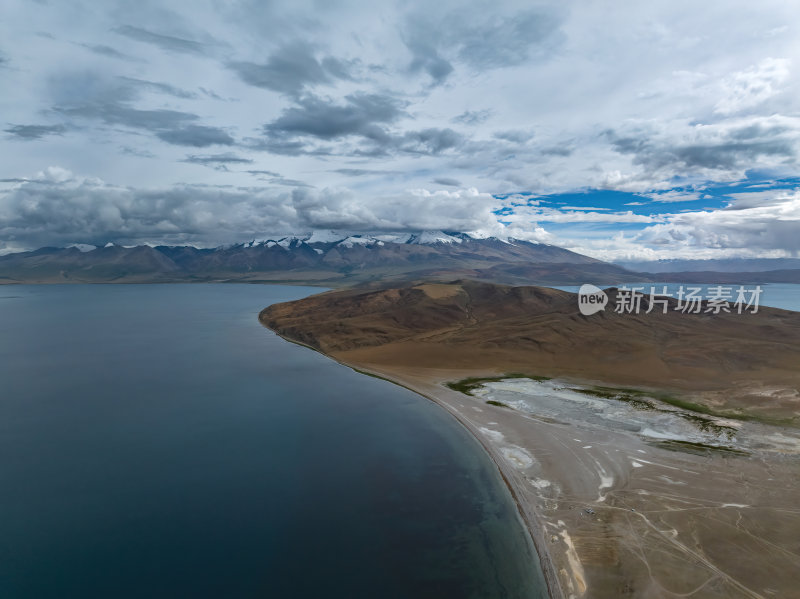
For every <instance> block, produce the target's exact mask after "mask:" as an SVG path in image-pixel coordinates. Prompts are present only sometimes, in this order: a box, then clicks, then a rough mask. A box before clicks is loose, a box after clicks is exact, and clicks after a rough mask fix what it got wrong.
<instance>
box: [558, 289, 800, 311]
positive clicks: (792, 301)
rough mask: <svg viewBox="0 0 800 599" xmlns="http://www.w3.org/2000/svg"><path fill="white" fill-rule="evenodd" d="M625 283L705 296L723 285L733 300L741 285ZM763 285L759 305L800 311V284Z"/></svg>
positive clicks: (748, 294)
mask: <svg viewBox="0 0 800 599" xmlns="http://www.w3.org/2000/svg"><path fill="white" fill-rule="evenodd" d="M624 285H625V286H626V287H628V288H631V289H632V288H634V287H641V288H644V293H645V294H649V293H650V287H655V288H656V294H658V293H660V292H661V290H662V289H663V288H664V287H665V286H666V287H667V293H671V294H673V295H674V294H675V293H677V291H678V289H679V288H680V287H681V285H683V288H684V290H688V289H689V288H690V287H701V288H702V290H703V291H702V292H701V295H702V296H703V297H704V298H705V297H708V295H709V294H708V290H709V288H713V287H723V288H729V289H732V290H733V292H732V297H733V300H734V301H735V300H736V290H737V289H738V288H739V287H740V286H739V285H729V284H721V285H720V284H717V283H714V284H711V285H708V284H705V285H701V284H698V283H683V284H681V283H624ZM615 286H616V287H622V286H623V284H620V285H615ZM742 287H744V288H745V289H746V290H748V293H747V295H746V298H749V297H750V293H749V291H750V290H752V289H754V288H755V287H756V286H755V285H742ZM760 287H761V290H762V291H761V295H760V296H759V305H761V306H770V307H772V308H782V309H784V310H795V311H800V285H797V284H794V283H765V284H762V285H760ZM554 289H561V290H563V291H569V292H570V293H577V292H578V289H580V285H565V286H560V287H554Z"/></svg>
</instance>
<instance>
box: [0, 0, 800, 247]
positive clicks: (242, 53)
mask: <svg viewBox="0 0 800 599" xmlns="http://www.w3.org/2000/svg"><path fill="white" fill-rule="evenodd" d="M798 27H800V4H798V3H795V2H785V1H779V2H773V1H770V0H764V1H761V2H759V3H753V2H752V1H747V2H740V1H737V0H731V1H725V2H702V3H698V2H684V1H681V0H669V1H648V2H638V1H632V0H631V1H613V2H612V1H600V0H585V1H581V2H565V1H563V0H561V1H556V2H531V1H525V2H505V1H498V0H493V1H491V2H482V1H481V2H475V1H464V0H461V1H458V2H451V1H449V0H439V1H437V2H429V1H426V2H415V1H413V0H412V1H403V2H375V1H371V2H361V1H359V2H356V1H335V2H333V1H327V2H323V1H321V0H320V1H316V2H315V1H303V0H293V1H291V2H272V1H253V0H243V1H237V0H229V1H222V0H194V1H192V2H188V1H184V2H177V1H164V0H160V1H158V2H154V1H149V0H140V1H137V2H135V3H134V2H123V1H120V2H114V1H104V2H96V1H93V2H90V1H85V2H80V1H70V0H60V1H58V2H56V1H52V2H48V1H31V0H3V3H2V8H0V89H2V94H0V253H8V252H11V251H20V250H26V249H33V248H37V247H41V246H66V245H70V244H78V243H86V244H94V245H98V244H105V243H106V242H109V241H112V242H115V243H120V244H126V245H135V244H142V243H150V244H159V243H166V244H170V245H177V244H192V245H197V246H205V247H211V246H216V245H220V244H227V243H234V242H239V241H247V240H250V239H264V238H269V237H277V236H280V235H286V234H300V233H307V232H310V231H312V230H317V229H335V230H341V231H347V232H352V233H358V232H364V233H367V232H370V233H375V232H395V231H397V232H402V231H419V230H446V231H464V232H473V231H475V232H480V233H481V234H484V235H487V234H489V235H498V236H505V237H507V236H512V237H516V238H520V239H529V240H535V241H540V242H544V243H551V244H554V245H559V246H562V247H566V248H569V249H572V250H574V251H578V252H581V253H585V254H588V255H591V256H595V257H598V258H601V259H608V260H625V259H627V260H655V259H670V258H698V259H701V258H729V257H796V256H798V255H800V168H799V165H798V150H800V76H798V68H800V64H798V57H800V32H799V31H798Z"/></svg>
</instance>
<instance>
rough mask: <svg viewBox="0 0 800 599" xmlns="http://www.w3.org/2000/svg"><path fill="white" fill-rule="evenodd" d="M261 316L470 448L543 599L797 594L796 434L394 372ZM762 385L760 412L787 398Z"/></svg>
mask: <svg viewBox="0 0 800 599" xmlns="http://www.w3.org/2000/svg"><path fill="white" fill-rule="evenodd" d="M267 310H268V308H265V309H264V310H262V312H261V313H259V322H260V323H261V324H262V326H264V327H265V328H267V329H269V330H270V331H272V332H273V333H275V334H276V335H278V336H279V337H281V338H282V339H283V340H285V341H288V342H290V343H293V344H296V345H301V346H303V347H306V348H308V349H311V350H313V351H315V352H317V353H320V354H322V355H323V356H325V357H326V358H328V359H331V360H333V361H335V362H337V363H339V364H341V365H342V366H345V367H347V368H350V369H352V370H354V371H356V372H357V373H359V374H363V375H366V376H371V377H376V378H380V379H383V380H385V381H387V382H390V383H392V384H395V385H398V386H401V387H403V388H405V389H407V390H409V391H411V392H413V393H416V394H417V395H419V396H421V397H424V398H425V399H427V400H428V401H432V402H434V403H436V404H438V405H439V406H440V407H441V408H442V409H444V410H446V411H447V412H448V413H449V414H450V415H451V416H453V417H454V418H455V420H456V422H458V423H459V424H460V425H461V426H463V427H464V428H465V429H466V430H467V432H468V433H469V434H470V435H471V436H472V437H474V438H475V439H476V440H477V442H478V443H480V445H481V447H482V448H483V449H484V451H485V452H486V454H487V455H488V456H489V458H490V459H491V460H492V461H493V462H494V464H495V467H496V468H497V470H498V472H499V474H500V476H501V478H502V479H503V483H504V484H505V485H506V488H507V489H508V490H509V492H510V493H511V496H512V498H513V499H514V502H515V504H516V506H517V512H518V514H519V518H520V519H521V521H522V525H523V527H524V528H525V529H526V530H527V532H528V538H529V539H530V541H531V543H532V545H533V548H534V550H535V554H536V556H537V559H538V564H537V565H536V566H534V565H533V564H532V567H537V568H539V572H541V573H542V576H543V581H544V586H545V587H546V589H547V593H548V596H549V597H551V598H553V599H588V598H589V597H598V598H600V597H616V596H637V597H638V596H642V597H665V598H667V597H669V598H673V599H677V598H679V597H686V596H689V595H691V596H693V597H697V598H698V599H700V598H701V597H702V598H708V599H731V598H739V597H741V598H742V599H745V598H749V599H767V598H768V597H771V596H776V593H778V594H780V593H781V592H788V590H789V589H795V588H796V580H794V579H793V577H792V575H791V572H795V571H797V569H798V568H800V556H798V555H796V552H795V551H794V550H793V547H795V544H796V532H797V531H798V530H800V511H798V510H797V506H796V502H795V501H793V498H794V499H795V500H796V498H797V497H800V432H798V428H797V427H796V426H794V427H791V426H787V425H786V424H782V423H779V422H777V421H776V422H768V421H767V420H764V419H763V418H749V417H748V418H744V417H742V418H738V419H737V418H736V417H734V416H735V415H734V416H731V417H723V415H722V414H717V413H715V412H714V410H712V409H709V410H706V411H705V412H697V411H693V410H694V409H695V408H696V407H697V406H695V405H694V404H691V403H688V404H687V403H685V402H678V401H672V402H670V401H669V400H668V399H665V398H664V397H661V396H663V393H659V392H658V389H662V387H661V386H659V385H650V386H649V391H648V390H643V391H641V390H636V389H630V388H618V390H619V391H621V392H626V393H627V395H625V397H614V396H610V395H609V392H608V391H609V390H613V388H612V387H597V385H604V384H607V383H604V382H603V381H601V380H599V379H596V378H581V379H580V380H578V379H576V378H575V377H572V376H560V375H559V374H558V373H553V376H554V377H556V378H553V379H549V378H545V377H541V376H533V375H531V376H525V377H522V376H513V372H515V371H514V370H513V368H515V367H516V368H517V369H519V366H518V365H516V364H513V365H509V367H508V368H507V369H505V370H499V369H498V368H499V364H500V363H499V361H498V360H494V361H493V362H492V361H487V363H486V366H484V367H482V366H480V361H477V360H474V359H472V360H469V361H464V362H460V363H459V360H457V359H450V360H442V361H439V360H437V359H436V356H435V355H434V354H431V355H428V354H426V355H427V356H428V357H427V359H420V358H419V356H417V357H416V358H415V359H414V360H411V361H409V360H408V359H407V358H406V359H405V360H399V361H395V360H393V359H392V357H393V355H392V354H391V353H389V354H388V355H386V354H382V353H380V352H372V351H366V350H363V349H358V346H356V347H355V349H350V348H347V349H340V350H338V351H331V352H330V353H326V352H325V351H323V350H321V349H319V348H318V347H316V346H315V345H311V343H315V337H313V336H311V337H309V342H304V341H300V340H298V339H294V338H292V337H291V336H288V335H286V334H284V332H281V331H280V330H278V329H277V327H276V328H272V327H270V326H269V325H268V324H267V322H268V320H267V314H266V312H267ZM270 316H271V317H272V316H273V315H272V314H270ZM300 331H301V332H302V331H303V329H302V328H301V329H300ZM407 355H408V354H407V353H406V354H401V356H400V357H401V358H403V357H404V356H407ZM442 362H443V363H444V364H445V365H444V366H440V365H439V364H442ZM509 368H510V369H511V370H509ZM518 371H519V370H517V372H518ZM509 372H511V373H512V375H511V376H510V378H509V376H504V373H505V375H508V373H509ZM465 379H473V380H474V379H485V380H486V381H488V382H487V383H483V385H482V386H481V387H480V388H478V389H476V390H475V391H474V392H471V393H468V394H467V393H464V392H463V390H462V389H459V388H458V387H457V386H456V387H455V388H454V387H451V386H449V385H448V384H447V383H452V382H456V381H464V380H465ZM538 379H541V380H538ZM764 385H765V383H764V382H763V381H762V383H761V385H760V387H759V389H761V390H762V391H763V394H762V395H761V396H759V397H763V398H764V401H772V402H777V401H789V402H790V401H794V400H793V399H792V398H793V397H795V396H798V397H800V396H799V395H798V393H800V391H798V390H796V389H795V390H794V391H793V393H794V395H792V396H791V397H789V395H786V393H784V392H785V391H786V389H783V387H780V386H777V387H776V386H775V385H768V386H764ZM576 387H577V388H576ZM790 395H791V394H790ZM711 400H712V402H711V403H712V407H713V405H715V404H714V402H713V397H711ZM676 439H677V440H676ZM681 439H683V440H681ZM709 443H710V444H709ZM743 551H744V552H745V553H744V555H747V556H748V559H749V562H748V564H749V566H748V567H747V568H742V566H741V564H742V562H741V559H742V556H743V553H742V552H743ZM677 573H680V576H676V574H677Z"/></svg>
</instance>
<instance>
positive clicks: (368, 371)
mask: <svg viewBox="0 0 800 599" xmlns="http://www.w3.org/2000/svg"><path fill="white" fill-rule="evenodd" d="M262 313H263V310H262V312H261V313H259V316H258V320H259V323H260V324H261V325H262V326H263V327H264V328H265V329H268V330H269V331H271V332H273V333H274V334H276V335H278V337H280V338H281V339H283V340H284V341H288V342H289V343H293V344H295V345H300V346H302V347H305V348H307V349H310V350H312V351H315V352H317V353H318V354H320V355H322V356H325V357H326V358H328V359H330V360H333V361H334V362H336V363H337V364H340V365H342V366H344V367H346V368H350V369H351V370H353V371H355V372H357V373H358V374H362V375H366V376H372V377H375V378H379V379H382V380H384V381H387V382H389V383H392V384H394V385H397V386H399V387H403V388H404V389H407V390H409V391H411V392H412V393H415V394H417V395H419V396H420V397H423V398H425V399H427V400H428V401H431V402H433V403H435V404H436V405H438V406H439V407H441V408H442V409H443V410H445V411H446V412H447V413H448V414H450V415H451V416H452V417H453V418H454V419H455V421H456V422H458V423H459V424H460V425H461V426H462V427H463V428H464V429H465V430H466V431H467V432H469V433H470V435H471V436H472V437H473V438H474V439H475V440H476V441H477V442H478V444H479V445H480V446H481V447H482V448H483V450H484V451H485V452H486V455H487V456H488V457H489V459H490V460H491V461H492V462H493V463H494V465H495V467H496V468H497V471H498V473H499V474H500V477H501V478H502V480H503V482H504V484H505V485H506V488H507V489H508V491H509V493H510V494H511V497H512V499H513V500H514V503H515V505H516V506H517V513H518V514H519V517H520V519H521V521H522V524H523V526H524V528H525V530H526V531H527V533H528V537H529V538H530V540H531V544H532V546H533V548H534V551H535V552H536V556H537V557H538V560H539V568H540V570H541V572H542V576H543V579H544V581H545V585H546V587H547V594H548V597H549V598H550V599H566V598H567V595H566V594H565V593H564V591H563V589H562V587H561V583H560V580H559V578H558V574H557V569H556V565H555V563H554V560H553V556H552V555H551V554H550V552H549V551H548V549H547V543H546V540H545V535H544V525H543V523H542V522H541V517H540V515H539V514H537V513H536V510H535V508H534V506H533V505H530V504H529V502H527V501H525V500H524V491H523V488H522V486H521V482H519V481H516V480H514V472H513V471H512V470H511V466H510V465H509V464H508V463H507V461H506V460H505V458H504V457H503V456H502V455H501V454H499V452H497V451H496V450H495V448H493V447H492V446H491V445H490V444H489V443H487V442H486V440H485V439H484V438H483V437H482V435H481V434H480V432H479V431H478V430H476V428H475V426H474V425H473V424H472V423H471V422H469V421H468V420H467V419H466V418H464V417H463V416H462V415H461V414H459V412H457V411H455V410H454V409H452V407H451V406H450V405H449V404H448V403H447V402H445V401H443V400H442V399H441V398H439V397H436V395H434V394H432V393H431V392H430V390H428V391H425V390H423V389H420V388H419V387H418V386H417V385H416V384H415V383H414V382H413V381H410V380H403V379H402V378H400V377H397V375H394V376H393V375H392V374H390V373H387V372H383V371H377V370H374V369H373V368H371V367H369V366H367V365H361V364H350V363H348V362H344V361H342V360H340V359H338V358H336V357H334V356H332V355H330V354H326V353H325V352H323V351H321V350H319V349H317V348H315V347H312V346H311V345H308V344H307V343H303V342H302V341H298V340H296V339H292V338H291V337H288V336H286V335H284V334H282V333H280V332H279V331H276V330H275V329H272V328H270V327H269V326H267V325H266V324H265V323H264V321H263V320H262V318H261V315H262ZM442 390H445V389H444V388H443V387H442Z"/></svg>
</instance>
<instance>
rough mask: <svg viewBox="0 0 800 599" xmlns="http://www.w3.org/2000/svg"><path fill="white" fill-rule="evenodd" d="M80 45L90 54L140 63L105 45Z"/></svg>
mask: <svg viewBox="0 0 800 599" xmlns="http://www.w3.org/2000/svg"><path fill="white" fill-rule="evenodd" d="M80 45H81V46H82V47H84V48H86V49H87V50H89V51H90V52H94V53H95V54H99V55H100V56H107V57H109V58H116V59H119V60H126V61H129V62H138V59H136V58H133V57H132V56H128V55H127V54H123V53H122V52H120V51H119V50H116V49H114V48H112V47H111V46H106V45H104V44H80Z"/></svg>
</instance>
